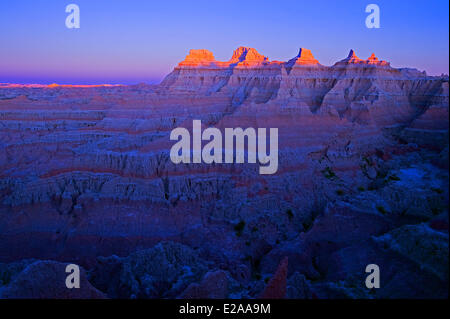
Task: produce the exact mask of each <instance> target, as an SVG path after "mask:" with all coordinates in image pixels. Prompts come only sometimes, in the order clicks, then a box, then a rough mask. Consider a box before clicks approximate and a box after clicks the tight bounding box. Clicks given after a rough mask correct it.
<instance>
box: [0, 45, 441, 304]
mask: <svg viewBox="0 0 450 319" xmlns="http://www.w3.org/2000/svg"><path fill="white" fill-rule="evenodd" d="M448 112H449V78H448V76H447V75H442V76H428V75H427V74H426V73H425V72H420V71H418V70H416V69H409V68H400V69H397V68H393V67H391V66H390V64H389V63H388V62H386V61H382V60H379V59H378V58H377V57H376V56H375V55H372V56H370V57H369V58H367V59H362V58H359V57H358V56H357V55H356V54H355V52H353V51H351V52H350V53H349V55H348V57H347V58H345V59H343V60H341V61H339V62H337V63H335V64H334V65H332V66H324V65H321V64H320V63H319V61H317V60H316V59H315V58H314V56H313V54H312V53H311V52H310V51H309V50H307V49H300V52H299V54H298V55H297V56H296V57H294V58H293V59H291V60H289V61H287V62H281V61H270V60H269V59H268V58H267V57H265V56H263V55H261V54H260V53H258V52H257V51H256V50H255V49H253V48H247V47H240V48H238V49H237V50H235V51H234V53H233V55H232V57H231V59H230V60H229V61H227V62H222V61H216V59H215V58H214V56H213V53H211V52H210V51H208V50H191V51H190V53H189V55H188V56H187V57H186V59H185V60H184V61H182V62H181V63H179V64H178V66H177V67H175V69H174V70H173V72H172V73H170V74H169V75H168V76H167V77H166V78H165V79H164V80H163V81H162V82H161V83H160V84H159V85H147V84H138V85H128V86H124V85H114V86H112V85H99V86H77V85H73V86H69V85H57V84H53V85H48V86H46V85H15V84H0V297H3V298H16V297H44V298H45V297H47V298H52V297H64V298H105V297H107V298H256V297H271V298H445V297H447V296H448V283H449V277H448V257H449V247H448V240H449V238H448V191H449V179H448V178H449V176H448V173H449V166H448V152H449V146H448V145H449V141H448V129H449V120H448V116H449V114H448ZM193 120H201V121H202V124H203V128H207V127H217V128H219V129H221V130H223V129H224V128H226V127H232V128H235V127H242V128H247V127H253V128H258V127H265V128H278V134H279V140H278V144H279V164H278V171H277V172H276V174H273V175H260V174H259V171H258V167H259V166H258V165H255V164H248V163H244V164H236V163H235V164H226V163H223V164H210V165H209V164H203V163H202V164H193V163H191V164H173V163H172V161H171V160H170V157H169V151H170V148H171V146H172V145H173V143H174V142H173V141H170V139H169V136H170V132H171V130H172V129H174V128H176V127H186V128H188V129H189V130H190V129H191V126H192V121H193ZM67 263H76V264H78V265H80V266H82V282H81V286H82V288H81V289H73V290H68V289H66V288H65V285H64V282H65V276H66V274H65V272H64V269H65V265H66V264H67ZM369 264H376V265H378V266H379V268H380V273H381V287H380V288H379V289H367V288H366V286H365V278H366V276H367V275H368V274H366V273H365V269H366V266H367V265H369Z"/></svg>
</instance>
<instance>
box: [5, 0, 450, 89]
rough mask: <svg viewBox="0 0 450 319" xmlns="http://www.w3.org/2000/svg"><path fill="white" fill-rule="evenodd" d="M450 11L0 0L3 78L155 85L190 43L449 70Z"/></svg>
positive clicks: (401, 2) (398, 3)
mask: <svg viewBox="0 0 450 319" xmlns="http://www.w3.org/2000/svg"><path fill="white" fill-rule="evenodd" d="M70 3H75V4H77V5H79V7H80V10H81V28H80V29H67V28H66V27H65V20H66V17H67V15H68V14H67V13H66V12H65V7H66V5H68V4H70ZM370 3H375V4H377V5H378V6H379V7H380V10H381V28H380V29H368V28H366V26H365V19H366V17H367V15H368V14H367V13H366V12H365V7H366V6H367V5H368V4H370ZM448 12H449V2H448V1H447V0H432V1H412V0H409V1H406V0H395V1H392V0H391V1H384V0H383V1H380V0H368V1H362V0H349V1H336V0H315V1H301V0H295V1H290V0H277V1H244V0H241V1H234V0H228V1H215V0H209V1H203V0H201V1H196V0H190V1H173V0H172V1H170V0H167V1H151V0H150V1H149V0H126V1H125V0H118V1H114V0H69V1H63V0H56V1H55V0H28V1H27V0H14V1H12V0H10V1H1V2H0V43H1V44H2V45H1V49H0V82H16V83H30V82H32V83H53V82H56V83H80V84H94V83H138V82H148V83H156V82H159V81H160V80H161V79H162V78H163V77H164V76H165V75H166V74H167V73H169V72H170V71H171V70H172V69H173V67H174V66H175V65H176V64H177V63H178V62H180V61H181V60H183V59H184V57H185V55H186V54H187V53H188V51H189V49H209V50H211V51H212V52H213V53H214V55H215V57H216V58H217V59H218V60H228V59H229V58H230V57H231V54H232V51H233V50H234V49H235V48H236V47H238V46H241V45H243V46H250V47H254V48H256V49H257V50H258V51H259V52H260V53H261V54H264V55H266V56H268V57H269V59H271V60H288V59H290V58H292V57H293V56H295V55H296V54H297V52H298V48H299V47H305V48H308V49H311V50H312V52H313V54H314V55H315V57H316V58H317V59H318V60H319V61H320V62H321V63H322V64H324V65H331V64H333V63H334V62H336V61H337V60H340V59H342V58H344V57H345V56H346V55H347V54H348V51H349V50H350V49H354V50H355V51H356V54H357V55H358V56H360V57H361V58H367V57H368V56H369V55H370V54H371V53H372V52H374V53H375V54H376V55H377V56H378V57H379V58H380V59H383V60H387V61H390V62H391V63H392V65H393V66H394V67H416V68H418V69H420V70H426V71H427V73H429V74H433V75H435V74H441V73H448V69H449V64H448V63H449V62H448V57H449V14H448Z"/></svg>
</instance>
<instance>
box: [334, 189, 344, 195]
mask: <svg viewBox="0 0 450 319" xmlns="http://www.w3.org/2000/svg"><path fill="white" fill-rule="evenodd" d="M336 194H338V195H339V196H342V195H344V194H345V192H344V191H343V190H342V189H338V190H337V191H336Z"/></svg>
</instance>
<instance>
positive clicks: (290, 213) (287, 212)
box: [286, 209, 294, 220]
mask: <svg viewBox="0 0 450 319" xmlns="http://www.w3.org/2000/svg"><path fill="white" fill-rule="evenodd" d="M286 214H287V215H288V218H289V220H292V219H293V218H294V213H293V212H292V210H291V209H288V210H286Z"/></svg>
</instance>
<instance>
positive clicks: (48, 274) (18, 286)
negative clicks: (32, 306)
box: [0, 261, 106, 299]
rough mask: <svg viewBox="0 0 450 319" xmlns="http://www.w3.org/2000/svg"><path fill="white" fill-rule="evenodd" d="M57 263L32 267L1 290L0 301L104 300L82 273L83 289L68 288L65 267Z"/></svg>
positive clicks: (36, 264) (81, 284)
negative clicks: (4, 299) (6, 299)
mask: <svg viewBox="0 0 450 319" xmlns="http://www.w3.org/2000/svg"><path fill="white" fill-rule="evenodd" d="M67 265H68V264H64V263H59V262H55V261H36V262H33V263H31V264H29V265H28V266H27V267H26V268H24V269H23V270H22V271H21V272H20V273H19V274H16V275H15V276H14V279H12V280H11V282H10V283H9V284H8V285H6V286H3V287H1V286H0V298H8V299H104V298H105V297H106V296H105V295H104V294H103V293H102V292H100V291H99V290H97V289H96V288H94V287H93V286H92V285H91V284H90V283H89V281H88V280H87V279H86V273H85V271H84V269H80V270H81V271H80V287H79V288H72V289H69V288H67V287H66V277H67V276H68V274H67V273H66V271H65V270H66V266H67Z"/></svg>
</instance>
